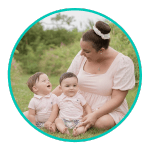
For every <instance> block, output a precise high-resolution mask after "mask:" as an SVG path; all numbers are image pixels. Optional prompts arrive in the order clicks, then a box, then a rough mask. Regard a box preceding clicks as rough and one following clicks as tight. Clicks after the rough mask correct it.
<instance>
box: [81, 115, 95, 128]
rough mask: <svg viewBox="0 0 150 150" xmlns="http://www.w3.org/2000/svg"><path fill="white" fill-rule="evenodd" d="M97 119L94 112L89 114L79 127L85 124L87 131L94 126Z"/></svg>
mask: <svg viewBox="0 0 150 150" xmlns="http://www.w3.org/2000/svg"><path fill="white" fill-rule="evenodd" d="M96 120H97V117H96V115H95V114H94V113H90V114H87V115H86V116H85V117H83V119H82V123H81V124H80V125H79V127H80V126H85V131H86V130H87V129H89V128H90V127H92V126H94V124H95V122H96Z"/></svg>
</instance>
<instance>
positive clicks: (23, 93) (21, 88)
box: [12, 75, 138, 140]
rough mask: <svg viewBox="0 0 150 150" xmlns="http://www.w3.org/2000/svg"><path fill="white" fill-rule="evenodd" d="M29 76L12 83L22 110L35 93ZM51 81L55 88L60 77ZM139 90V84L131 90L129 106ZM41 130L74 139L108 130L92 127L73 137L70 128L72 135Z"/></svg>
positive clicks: (25, 109)
mask: <svg viewBox="0 0 150 150" xmlns="http://www.w3.org/2000/svg"><path fill="white" fill-rule="evenodd" d="M29 77H30V75H23V76H21V78H20V79H19V80H18V81H17V82H16V83H12V91H13V95H14V97H15V100H16V102H17V104H18V106H19V108H20V110H21V111H22V112H24V111H27V110H28V104H29V101H30V100H31V98H32V97H33V93H32V92H31V91H30V90H29V88H28V87H27V84H26V82H27V80H28V78H29ZM50 81H51V83H52V86H53V89H54V88H55V87H56V86H57V85H58V81H59V77H57V76H51V77H50ZM137 90H138V86H136V87H135V88H134V89H133V90H130V91H129V93H128V95H127V97H126V99H127V102H128V105H129V108H131V106H132V104H133V101H134V99H135V96H136V93H137ZM41 130H43V131H44V132H46V133H48V134H51V135H53V136H56V137H59V138H64V139H74V140H76V139H86V138H91V137H94V136H97V135H99V134H102V133H104V132H106V130H99V129H95V128H91V129H89V130H88V131H87V132H86V133H85V134H82V135H79V136H77V137H73V136H72V130H70V133H71V134H70V135H64V134H61V133H60V132H55V133H49V131H48V130H46V129H41Z"/></svg>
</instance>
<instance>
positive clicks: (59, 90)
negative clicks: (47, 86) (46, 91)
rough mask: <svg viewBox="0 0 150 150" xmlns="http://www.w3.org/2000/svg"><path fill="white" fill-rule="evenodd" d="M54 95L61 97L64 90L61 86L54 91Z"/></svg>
mask: <svg viewBox="0 0 150 150" xmlns="http://www.w3.org/2000/svg"><path fill="white" fill-rule="evenodd" d="M52 93H53V94H55V95H56V96H60V95H61V94H62V90H61V89H60V85H58V86H57V87H56V88H55V89H54V90H53V91H52Z"/></svg>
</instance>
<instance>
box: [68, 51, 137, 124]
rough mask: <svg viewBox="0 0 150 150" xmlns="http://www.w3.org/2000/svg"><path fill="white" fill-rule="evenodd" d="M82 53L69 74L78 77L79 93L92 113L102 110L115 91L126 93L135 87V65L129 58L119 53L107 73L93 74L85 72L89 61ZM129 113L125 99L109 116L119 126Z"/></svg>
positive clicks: (72, 65) (69, 70)
mask: <svg viewBox="0 0 150 150" xmlns="http://www.w3.org/2000/svg"><path fill="white" fill-rule="evenodd" d="M80 53H81V51H80V52H79V53H78V54H77V55H76V57H75V58H74V60H73V61H72V63H71V65H70V67H69V69H68V72H73V73H74V74H76V75H77V77H78V83H79V89H80V90H79V92H80V93H81V94H82V95H83V96H84V98H85V100H86V101H87V102H88V104H89V105H90V106H91V108H92V111H95V110H97V109H99V108H101V107H102V106H103V105H104V104H105V103H106V102H107V101H109V100H110V99H111V95H112V90H113V89H119V90H121V91H125V90H129V89H132V88H133V87H134V85H135V76H134V64H133V62H132V60H131V59H130V58H129V57H128V56H125V55H123V54H122V53H118V55H117V56H116V58H115V59H114V61H113V62H112V64H111V66H110V67H109V69H108V70H107V72H106V73H104V74H91V73H88V72H85V71H84V70H83V67H84V64H85V62H86V60H87V59H86V57H84V56H81V55H80ZM127 112H128V104H127V101H126V99H124V101H123V103H122V104H121V105H120V106H119V107H118V108H116V109H115V110H114V111H112V112H111V113H109V114H110V115H111V116H112V117H113V119H114V121H115V123H116V124H117V123H118V122H119V121H120V120H121V119H122V118H123V117H124V116H125V114H126V113H127Z"/></svg>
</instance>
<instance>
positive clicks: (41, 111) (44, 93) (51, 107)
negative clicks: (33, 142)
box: [24, 72, 58, 132]
mask: <svg viewBox="0 0 150 150" xmlns="http://www.w3.org/2000/svg"><path fill="white" fill-rule="evenodd" d="M27 84H28V87H29V89H30V90H31V91H32V92H33V93H34V97H33V98H32V99H31V101H30V103H29V106H28V108H29V110H28V111H26V112H24V115H25V116H26V117H27V118H28V119H29V121H30V122H31V123H33V124H34V125H36V126H37V127H39V128H41V127H45V128H47V129H49V130H50V131H52V132H55V131H56V126H55V123H54V121H55V119H56V117H57V115H58V106H57V101H58V100H57V96H56V95H54V94H52V93H51V89H52V85H51V83H50V81H49V78H48V76H47V75H46V74H44V73H42V72H37V73H35V74H34V75H32V76H31V77H30V78H29V79H28V82H27Z"/></svg>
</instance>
